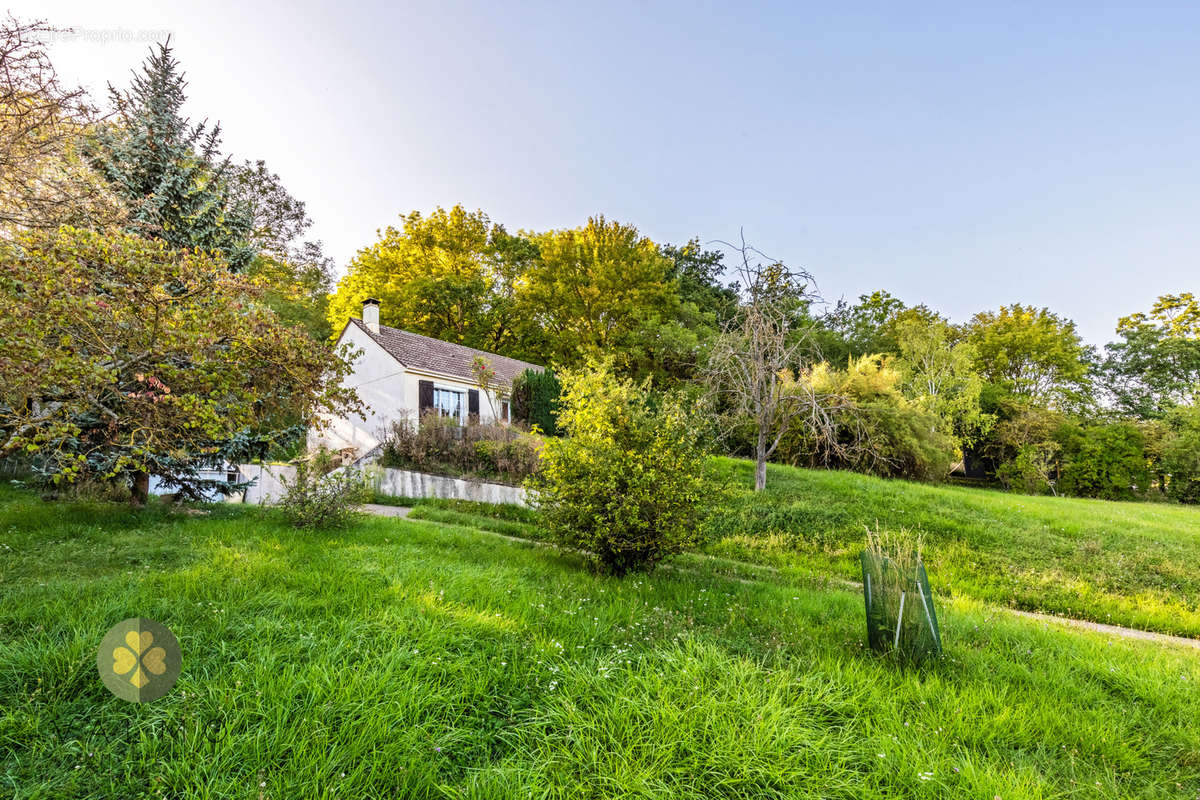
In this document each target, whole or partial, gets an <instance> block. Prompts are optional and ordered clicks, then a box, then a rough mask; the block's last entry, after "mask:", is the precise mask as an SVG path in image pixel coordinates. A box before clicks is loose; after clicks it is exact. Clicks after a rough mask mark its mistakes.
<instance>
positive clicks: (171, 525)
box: [0, 495, 1200, 798]
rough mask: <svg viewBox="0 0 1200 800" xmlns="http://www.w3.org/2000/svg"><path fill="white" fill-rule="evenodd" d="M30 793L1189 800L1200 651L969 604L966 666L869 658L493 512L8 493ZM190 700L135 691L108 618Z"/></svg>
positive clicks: (3, 639) (15, 650)
mask: <svg viewBox="0 0 1200 800" xmlns="http://www.w3.org/2000/svg"><path fill="white" fill-rule="evenodd" d="M0 552H3V556H4V560H3V573H2V574H0V792H2V793H3V794H5V795H11V796H14V797H22V798H24V797H72V798H83V797H105V798H107V797H116V796H121V797H136V796H158V795H159V794H162V795H164V796H168V797H272V798H291V797H331V798H332V797H345V798H352V797H393V796H396V797H400V796H403V797H505V796H520V797H525V796H538V797H663V798H666V797H672V798H674V797H685V798H686V797H738V798H743V797H744V798H750V797H755V798H757V797H835V798H861V797H877V796H905V797H930V798H932V797H946V796H965V797H980V796H984V797H995V796H997V795H999V796H1000V797H1003V798H1017V797H1089V798H1090V797H1144V798H1149V797H1164V798H1165V797H1181V796H1182V797H1193V796H1195V795H1197V794H1198V793H1200V728H1198V726H1196V725H1195V709H1196V708H1198V707H1200V660H1198V659H1196V657H1195V654H1194V653H1191V652H1186V651H1182V650H1180V649H1177V648H1172V647H1164V646H1160V645H1155V644H1150V643H1144V642H1127V641H1120V640H1110V639H1108V638H1105V637H1102V636H1098V635H1094V634H1088V633H1075V632H1069V631H1063V630H1060V629H1058V628H1056V627H1047V626H1044V625H1041V624H1037V623H1032V622H1029V621H1025V620H1019V619H1015V618H1013V617H1011V616H1009V615H1006V614H1003V613H1000V614H997V613H996V612H994V611H989V610H987V609H986V608H984V607H981V606H980V605H978V604H977V603H974V602H972V601H969V600H963V599H955V600H952V601H949V602H943V606H942V609H941V611H942V617H943V627H944V633H945V639H946V643H947V656H946V658H945V660H944V661H942V662H940V663H938V664H937V665H936V666H934V667H933V668H931V669H928V670H926V671H924V672H920V673H915V672H911V671H904V670H901V669H898V668H896V667H895V666H893V665H892V664H890V663H888V662H887V661H883V660H880V659H878V658H876V657H874V656H872V655H871V654H869V653H867V652H864V651H863V647H862V644H861V642H862V639H863V621H862V614H863V612H862V599H861V596H860V595H858V594H856V593H853V592H846V591H836V590H833V591H831V590H817V589H811V588H795V587H792V586H789V585H786V584H785V583H781V582H772V581H770V580H752V579H748V578H746V577H740V578H738V579H730V578H726V577H724V576H722V575H720V574H713V573H706V572H705V571H704V560H698V559H692V560H687V561H685V563H684V565H683V567H684V568H683V569H672V570H661V571H659V572H656V573H654V574H652V575H650V576H641V577H631V578H626V579H624V580H616V579H609V578H603V577H597V576H594V575H592V574H590V573H589V572H587V571H586V570H585V569H583V568H582V565H581V563H580V561H579V560H578V559H577V558H575V557H572V556H570V555H567V554H563V553H560V552H558V551H556V550H554V549H551V548H544V547H534V546H531V545H525V544H522V543H520V542H512V541H509V540H505V539H502V538H500V537H497V536H495V535H492V534H490V533H487V532H482V531H477V530H472V529H470V528H467V527H450V526H447V525H441V524H439V525H432V524H430V523H428V522H420V521H415V522H409V521H402V520H395V519H383V518H378V519H369V520H364V521H363V522H362V523H361V524H359V525H357V526H356V527H355V528H354V529H352V530H350V531H347V532H344V533H340V534H337V535H329V534H312V533H300V532H295V531H292V530H290V529H288V528H286V527H285V526H284V525H282V524H281V523H280V522H279V520H278V519H277V517H276V516H275V515H273V514H272V513H270V512H264V511H260V510H255V509H245V508H232V507H218V508H215V509H213V512H212V513H211V514H210V515H208V516H204V517H188V516H184V515H171V514H168V513H165V512H163V511H161V510H157V509H152V510H149V511H144V512H130V511H127V510H124V509H115V508H111V507H101V506H86V505H74V506H63V505H56V506H48V505H44V504H42V503H40V502H39V501H37V500H33V499H29V498H26V497H23V496H12V495H9V496H7V497H6V498H5V500H4V502H3V503H2V504H0ZM136 615H144V616H150V617H153V618H156V619H158V620H160V621H162V622H164V623H166V624H167V625H169V626H170V627H171V628H172V629H173V630H174V631H175V633H176V634H177V635H178V637H179V640H180V643H181V645H182V648H183V652H184V669H183V673H182V676H181V678H180V680H179V683H178V684H177V686H176V688H175V689H174V691H173V692H172V693H171V694H169V695H168V696H167V697H165V698H163V699H162V700H159V701H157V702H155V703H153V704H149V705H146V706H131V705H129V704H126V703H124V702H122V701H120V700H117V699H116V698H114V697H112V696H111V695H109V694H108V692H107V691H106V690H105V689H104V688H103V687H102V686H101V684H100V682H99V680H98V678H97V676H96V673H95V647H96V645H97V643H98V642H99V640H100V637H101V636H102V635H103V633H104V631H105V630H106V629H107V627H108V626H109V625H111V624H112V623H114V622H116V621H118V620H120V619H123V618H125V617H129V616H136Z"/></svg>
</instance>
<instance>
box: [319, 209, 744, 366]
mask: <svg viewBox="0 0 1200 800" xmlns="http://www.w3.org/2000/svg"><path fill="white" fill-rule="evenodd" d="M718 256H719V254H716V253H701V252H698V250H696V248H695V247H694V246H693V245H691V244H689V245H688V246H686V247H684V248H670V247H667V248H660V247H659V246H658V245H656V244H655V243H654V242H652V241H650V240H649V239H647V238H645V237H644V236H642V235H641V234H640V233H639V232H638V230H637V228H635V227H633V226H632V225H625V224H622V223H619V222H610V221H608V220H606V219H604V218H603V217H594V218H592V219H590V220H588V223H587V224H586V225H584V226H583V227H581V228H569V229H563V230H556V231H549V232H546V233H529V232H523V233H522V234H521V235H519V236H513V235H509V234H508V233H507V232H505V230H504V228H503V227H501V226H500V225H496V224H494V223H492V222H491V220H489V219H488V217H487V215H485V214H484V213H483V212H481V211H475V212H468V211H466V210H465V209H463V208H462V207H461V206H455V207H454V208H452V209H450V210H449V211H446V210H444V209H440V208H439V209H437V210H435V211H434V212H433V213H432V214H429V215H428V216H424V215H422V214H420V213H418V212H413V213H412V214H409V215H408V216H407V217H405V218H404V223H403V226H402V228H400V229H397V228H388V229H387V230H386V231H384V232H383V233H382V234H381V235H380V238H379V241H378V242H376V243H375V244H374V245H372V246H371V247H368V248H365V249H363V250H361V251H359V253H358V255H357V256H356V257H355V259H354V260H353V262H351V264H350V269H349V272H348V274H347V275H346V276H345V277H344V278H343V279H342V280H341V282H339V284H338V286H337V290H336V292H335V293H334V295H333V296H332V298H331V299H330V303H329V312H328V315H329V322H330V324H331V326H332V327H333V330H334V331H335V332H336V331H340V330H341V328H342V326H343V325H345V323H346V320H347V319H348V318H349V317H353V316H357V315H358V314H359V313H360V310H361V304H362V301H363V300H364V299H365V298H367V297H374V298H377V299H379V300H381V301H382V309H381V315H382V317H381V321H382V322H383V324H385V325H390V326H392V327H397V328H403V329H405V330H410V331H413V332H415V333H421V334H424V335H426V336H432V337H434V338H437V339H444V340H446V341H451V342H457V343H459V344H465V345H468V346H471V347H477V348H480V349H483V350H489V351H493V352H498V353H501V354H502V355H508V356H515V357H518V358H524V359H527V360H530V361H534V362H536V363H540V364H561V365H565V366H572V365H579V364H581V363H583V361H584V360H585V359H586V358H588V357H589V356H600V355H611V356H613V358H614V359H615V364H616V368H617V369H618V371H620V372H621V373H622V374H627V375H633V376H638V377H644V376H651V375H652V376H655V377H659V378H667V379H678V378H683V377H687V376H690V375H691V374H693V372H694V371H695V368H696V364H697V360H698V357H699V351H700V343H701V338H702V337H703V336H706V335H709V334H711V333H712V332H713V330H714V327H715V324H716V316H717V312H718V311H719V310H720V309H722V308H724V305H722V304H726V305H727V304H728V302H729V298H728V297H727V296H726V295H724V294H722V293H721V292H722V291H723V290H721V289H720V287H719V281H718V279H717V277H716V276H717V275H718V274H719V272H720V270H719V264H718V263H715V261H719V258H718ZM683 284H686V287H687V289H688V294H689V297H691V298H692V299H688V300H685V299H684V298H683V296H682V289H681V286H682V285H683ZM701 305H703V308H701Z"/></svg>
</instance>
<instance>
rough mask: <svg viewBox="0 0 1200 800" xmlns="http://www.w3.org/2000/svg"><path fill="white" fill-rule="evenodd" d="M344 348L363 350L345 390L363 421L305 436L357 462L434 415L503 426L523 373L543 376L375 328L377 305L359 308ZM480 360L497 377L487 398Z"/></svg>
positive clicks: (524, 365) (511, 362)
mask: <svg viewBox="0 0 1200 800" xmlns="http://www.w3.org/2000/svg"><path fill="white" fill-rule="evenodd" d="M342 344H349V345H350V346H351V347H352V348H354V349H356V350H359V351H361V353H360V354H359V356H358V358H357V359H355V361H354V369H353V371H352V372H351V373H350V374H349V375H348V376H347V377H346V379H345V384H346V385H349V386H351V387H353V388H354V389H355V390H356V391H357V392H358V397H359V399H360V400H362V401H363V404H364V405H365V406H367V408H366V410H365V412H364V415H362V416H359V415H350V416H345V417H337V418H331V419H327V421H328V422H329V425H327V426H326V427H325V428H324V429H323V430H321V431H318V432H314V433H313V434H311V435H310V437H309V446H320V445H324V446H325V447H328V448H329V449H330V450H344V449H351V448H352V449H353V450H354V451H355V453H356V454H357V455H358V456H363V455H365V454H367V453H368V452H370V451H371V450H372V449H373V448H375V447H376V446H377V445H378V444H379V443H380V442H381V441H382V440H383V436H384V433H385V432H386V431H387V429H388V428H389V427H390V425H391V423H392V422H394V421H396V420H399V419H402V418H405V417H407V418H409V419H412V420H416V419H419V418H420V416H421V415H423V414H425V413H427V412H429V411H430V410H432V409H436V410H437V411H438V413H440V414H441V415H442V416H444V417H453V418H454V419H456V420H458V421H459V422H463V423H465V422H467V421H468V419H470V418H477V419H478V420H479V421H481V422H491V421H493V420H494V419H499V420H500V421H502V422H507V421H508V419H509V415H510V405H509V390H510V388H511V386H512V382H513V379H514V378H516V377H517V376H518V375H520V374H521V373H522V372H524V371H525V370H527V369H534V370H538V371H539V372H540V371H541V370H542V367H540V366H538V365H537V364H530V363H528V362H525V361H518V360H516V359H515V358H506V357H504V356H501V355H496V354H495V353H486V352H484V351H482V350H476V349H474V348H472V347H464V346H462V345H460V344H452V343H450V342H443V341H441V340H440V339H431V338H430V337H428V336H421V335H419V334H416V333H409V332H408V331H402V330H400V329H399V328H388V327H386V326H384V325H380V324H379V301H378V300H374V299H368V300H366V301H365V302H364V303H363V310H362V319H354V318H353V317H352V318H351V319H350V320H349V321H348V322H347V323H346V327H345V328H343V329H342V332H341V334H340V335H339V336H338V345H339V346H340V345H342ZM479 356H482V357H483V358H485V359H487V361H488V363H489V365H490V366H491V368H492V370H494V371H495V373H496V378H495V382H494V385H493V386H492V387H491V388H490V389H489V390H488V391H487V393H486V395H485V396H484V397H480V392H479V386H478V384H477V383H476V382H475V378H474V376H473V374H472V365H473V364H474V362H475V359H476V358H478V357H479ZM493 409H494V413H493Z"/></svg>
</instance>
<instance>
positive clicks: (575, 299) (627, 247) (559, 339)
mask: <svg viewBox="0 0 1200 800" xmlns="http://www.w3.org/2000/svg"><path fill="white" fill-rule="evenodd" d="M533 240H534V242H535V243H536V244H537V246H538V250H539V256H538V258H537V259H536V260H535V261H533V262H532V264H531V265H530V267H529V269H528V271H527V272H526V273H525V275H524V277H523V279H522V283H521V296H520V303H521V307H522V308H523V309H526V310H527V313H528V314H529V315H530V317H531V318H532V319H534V320H536V323H537V325H538V326H539V328H540V329H541V335H542V337H543V340H544V345H543V347H544V352H545V355H546V356H547V357H548V359H549V360H550V361H551V362H553V363H558V364H567V365H575V364H579V363H581V361H583V360H584V359H586V358H588V357H606V356H610V355H611V356H612V357H613V359H614V362H615V366H616V369H617V370H618V371H620V372H621V373H622V374H626V375H633V376H638V377H643V376H651V375H653V376H656V377H663V378H665V377H669V376H672V375H675V374H678V373H679V372H680V371H686V370H687V364H689V363H692V364H694V362H695V358H696V352H697V348H698V346H699V342H698V340H697V336H696V333H695V331H694V330H692V329H690V328H689V327H688V326H686V325H685V324H683V323H682V322H681V321H680V315H681V311H682V309H681V302H680V297H679V289H678V284H677V282H676V280H675V279H674V278H673V277H672V274H673V272H674V271H675V268H676V264H675V263H673V262H672V261H671V260H669V259H667V258H666V257H664V256H663V255H662V253H660V252H659V248H658V246H657V245H655V244H654V242H652V241H650V240H649V239H647V238H645V237H643V236H642V235H641V234H640V233H639V232H638V230H637V228H635V227H633V226H632V225H626V224H623V223H620V222H615V221H609V220H606V219H605V218H604V217H602V216H598V217H592V218H590V219H589V220H588V222H587V224H586V225H584V226H583V227H582V228H571V229H566V230H557V231H550V232H548V233H543V234H538V235H536V236H534V237H533Z"/></svg>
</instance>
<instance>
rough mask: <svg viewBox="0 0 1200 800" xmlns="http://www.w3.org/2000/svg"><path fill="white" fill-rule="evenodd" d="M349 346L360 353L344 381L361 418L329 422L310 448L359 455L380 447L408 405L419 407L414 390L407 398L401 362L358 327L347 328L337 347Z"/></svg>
mask: <svg viewBox="0 0 1200 800" xmlns="http://www.w3.org/2000/svg"><path fill="white" fill-rule="evenodd" d="M342 344H349V345H350V346H351V348H353V349H355V350H358V351H359V354H358V357H357V358H355V360H354V368H353V370H352V371H351V372H350V374H349V375H347V376H346V378H345V379H344V380H343V381H342V385H343V386H350V387H352V388H353V389H354V390H355V391H356V392H357V393H358V398H359V400H361V401H362V403H363V405H364V407H365V409H364V412H363V413H362V414H350V415H347V416H338V417H331V418H328V417H327V418H326V419H325V421H326V422H327V423H328V425H327V427H325V429H324V430H322V431H319V432H314V433H313V434H311V435H310V436H309V446H320V445H324V446H326V447H328V448H329V449H330V450H342V449H344V448H353V449H354V450H355V451H356V452H358V453H359V454H360V455H361V454H362V453H365V452H367V451H368V450H370V449H371V448H373V447H375V445H377V444H379V442H380V440H381V436H382V434H383V432H384V431H385V430H386V429H387V426H388V425H389V424H390V422H391V421H392V420H395V419H397V418H398V417H399V415H400V414H399V412H400V411H401V410H402V409H403V408H405V407H407V405H408V404H412V405H414V406H415V405H416V402H417V395H416V392H415V390H414V392H413V394H412V396H411V398H410V397H409V396H407V395H406V394H405V389H406V387H407V381H406V380H405V369H404V366H403V365H402V364H400V362H399V361H397V360H396V359H394V358H392V357H391V356H390V355H388V353H387V352H386V351H385V350H384V349H383V348H382V347H380V346H379V345H378V344H376V343H375V341H374V340H373V339H371V338H370V337H368V336H367V334H366V332H365V331H363V329H362V328H360V327H358V326H357V325H348V326H347V327H346V329H345V330H344V331H342V335H341V337H340V338H339V339H338V345H342Z"/></svg>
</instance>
